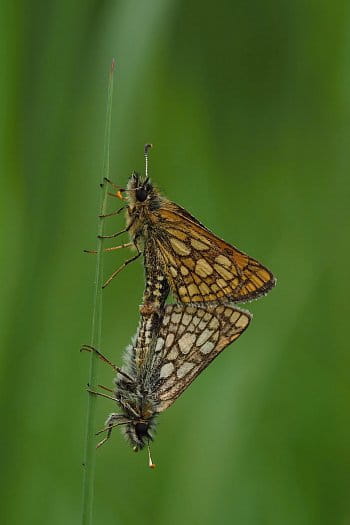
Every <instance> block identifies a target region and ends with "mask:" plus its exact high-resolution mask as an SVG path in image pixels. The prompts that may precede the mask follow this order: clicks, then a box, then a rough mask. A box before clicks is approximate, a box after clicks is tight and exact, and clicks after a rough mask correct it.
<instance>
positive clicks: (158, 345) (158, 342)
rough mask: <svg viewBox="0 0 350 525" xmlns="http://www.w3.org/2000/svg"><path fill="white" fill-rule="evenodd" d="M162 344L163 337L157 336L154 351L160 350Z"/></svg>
mask: <svg viewBox="0 0 350 525" xmlns="http://www.w3.org/2000/svg"><path fill="white" fill-rule="evenodd" d="M163 346H164V339H162V338H161V337H159V338H158V340H157V344H156V348H155V351H156V352H160V350H161V349H162V348H163Z"/></svg>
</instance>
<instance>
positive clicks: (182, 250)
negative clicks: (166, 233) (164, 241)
mask: <svg viewBox="0 0 350 525" xmlns="http://www.w3.org/2000/svg"><path fill="white" fill-rule="evenodd" d="M170 244H171V246H172V247H173V249H174V250H175V252H176V253H177V254H178V255H189V254H190V253H191V249H190V248H188V246H186V244H185V243H183V242H182V241H180V240H179V239H176V237H171V238H170Z"/></svg>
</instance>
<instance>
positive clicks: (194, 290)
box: [188, 283, 199, 296]
mask: <svg viewBox="0 0 350 525" xmlns="http://www.w3.org/2000/svg"><path fill="white" fill-rule="evenodd" d="M188 293H189V294H190V295H192V296H193V295H196V294H199V289H198V286H196V285H195V284H193V283H192V284H190V285H189V286H188Z"/></svg>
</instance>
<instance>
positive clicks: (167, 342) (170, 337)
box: [165, 332, 175, 348]
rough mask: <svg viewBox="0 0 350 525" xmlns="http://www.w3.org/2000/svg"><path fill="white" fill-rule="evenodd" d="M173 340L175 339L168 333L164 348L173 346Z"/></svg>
mask: <svg viewBox="0 0 350 525" xmlns="http://www.w3.org/2000/svg"><path fill="white" fill-rule="evenodd" d="M174 339H175V336H174V334H173V333H171V332H170V334H168V335H167V337H166V339H165V347H166V348H169V347H170V346H171V345H172V344H173V342H174Z"/></svg>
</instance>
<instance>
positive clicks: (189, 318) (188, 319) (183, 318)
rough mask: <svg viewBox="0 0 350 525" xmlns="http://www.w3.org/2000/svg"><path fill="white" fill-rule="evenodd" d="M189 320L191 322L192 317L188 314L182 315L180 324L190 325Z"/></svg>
mask: <svg viewBox="0 0 350 525" xmlns="http://www.w3.org/2000/svg"><path fill="white" fill-rule="evenodd" d="M191 320H192V317H191V316H190V315H188V314H184V315H183V317H182V322H183V324H184V325H186V326H187V325H189V324H190V322H191Z"/></svg>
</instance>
